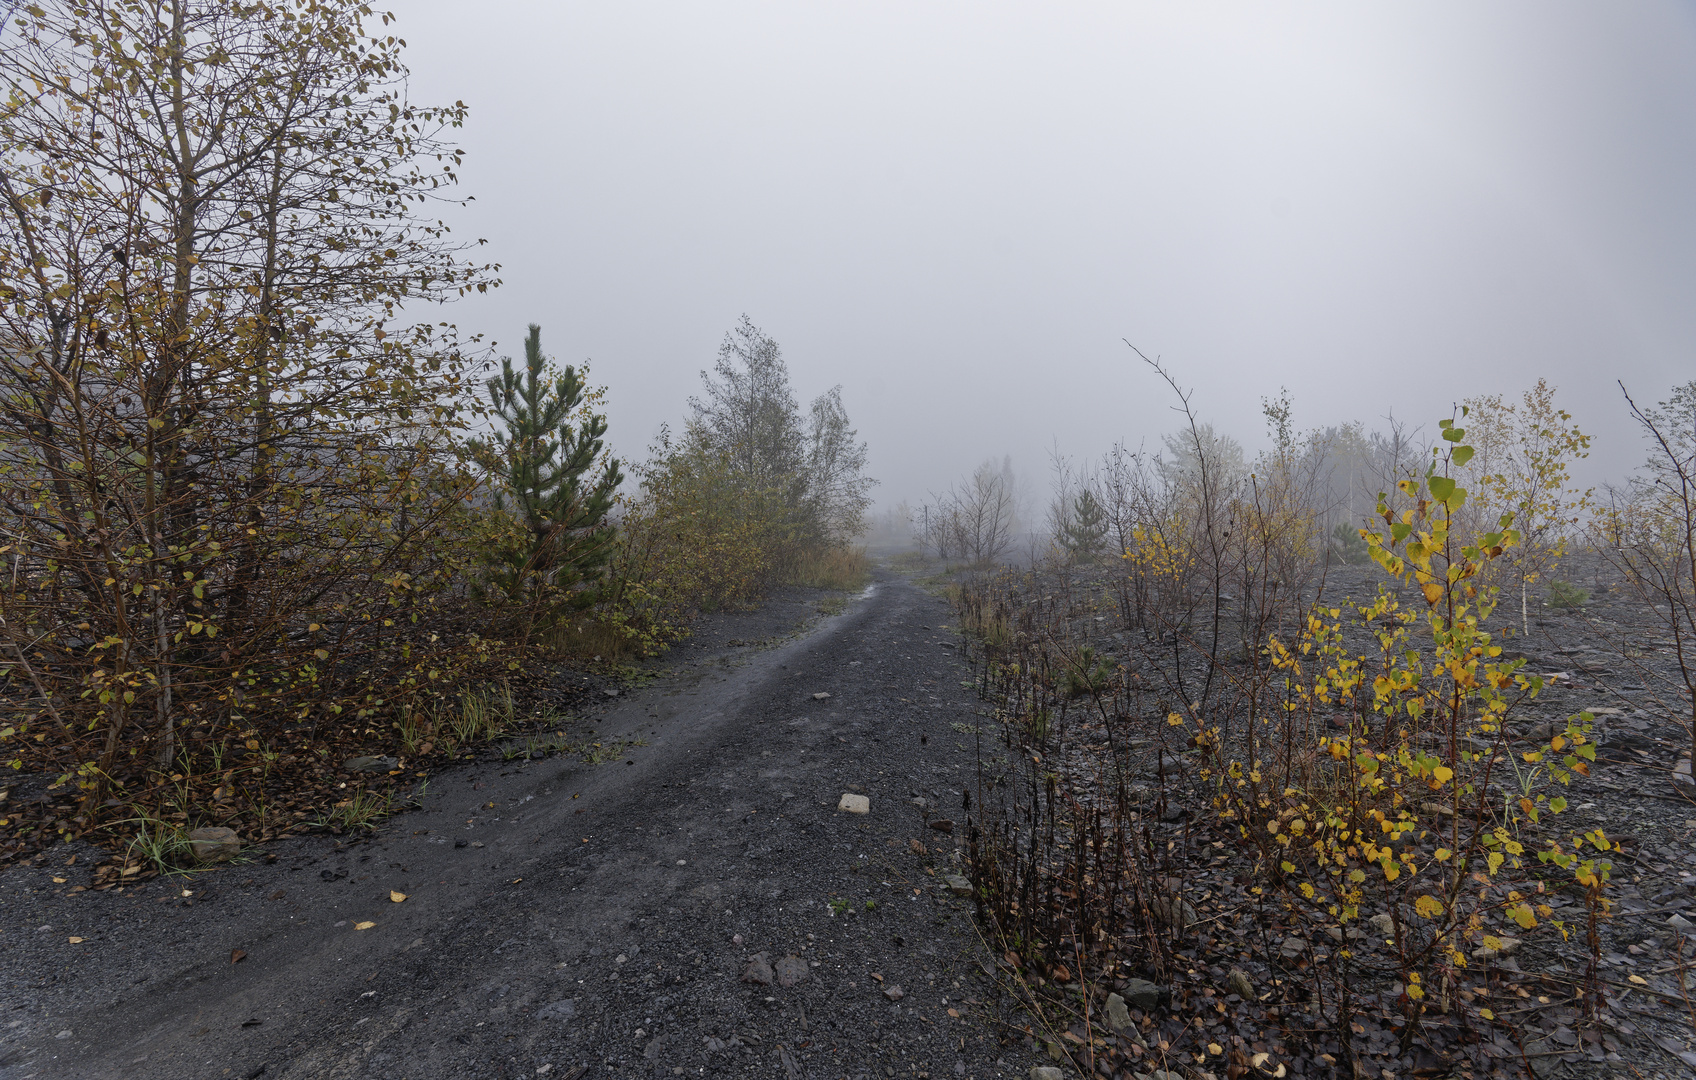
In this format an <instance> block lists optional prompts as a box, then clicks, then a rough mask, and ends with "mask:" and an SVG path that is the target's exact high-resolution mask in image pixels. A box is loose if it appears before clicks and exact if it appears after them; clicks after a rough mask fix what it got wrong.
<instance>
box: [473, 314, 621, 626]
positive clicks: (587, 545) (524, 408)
mask: <svg viewBox="0 0 1696 1080" xmlns="http://www.w3.org/2000/svg"><path fill="white" fill-rule="evenodd" d="M488 393H489V403H490V404H491V405H492V406H493V408H494V413H495V415H496V416H497V417H499V418H500V421H501V424H502V425H503V426H504V427H505V430H504V431H500V430H497V431H496V432H495V433H494V437H493V439H492V440H491V441H489V442H478V443H475V444H473V446H474V449H475V451H476V453H477V457H478V459H479V461H481V462H482V464H483V465H484V467H485V468H487V469H489V471H490V472H492V473H493V474H494V475H495V477H496V479H497V481H498V483H497V486H496V491H495V508H496V510H497V511H500V512H502V513H508V514H511V515H512V516H513V517H514V519H515V520H516V521H517V522H518V523H519V524H520V525H522V527H523V528H522V532H521V534H520V538H518V539H515V540H514V542H513V543H511V544H508V545H504V546H502V547H499V548H497V549H496V550H495V551H493V552H492V554H491V560H490V561H491V562H492V563H493V564H494V573H493V578H494V581H495V583H496V584H497V585H499V586H500V588H501V589H502V591H504V592H505V593H506V594H507V595H508V596H510V597H511V598H512V599H514V600H524V599H541V598H543V597H544V596H547V595H552V596H553V597H555V598H558V599H561V600H564V601H565V603H566V605H567V606H568V607H570V608H575V609H581V608H584V607H587V606H588V605H589V604H591V603H593V602H594V599H595V591H594V589H593V588H592V586H593V585H595V584H596V583H597V582H598V581H599V580H600V578H601V575H602V573H603V572H604V569H605V567H606V563H607V560H608V559H609V558H610V557H611V555H612V546H613V539H614V530H613V528H612V526H611V524H609V523H608V522H607V520H606V516H607V512H608V511H609V510H611V509H612V505H613V498H614V495H615V494H616V492H617V490H618V485H619V484H620V483H621V482H622V481H623V479H624V474H623V473H622V472H620V471H619V467H618V461H617V459H614V458H608V459H606V460H605V461H604V462H600V463H599V464H598V465H597V459H599V458H600V457H601V449H602V447H603V445H604V441H603V436H605V435H606V431H607V420H606V417H605V416H602V415H601V414H599V413H596V412H592V411H590V410H589V409H587V408H585V387H584V384H583V380H582V378H581V377H580V376H579V375H578V373H577V370H576V369H575V368H573V367H572V366H571V365H570V364H567V365H565V368H564V370H562V371H557V372H556V371H554V370H552V369H550V366H549V365H548V363H547V361H546V360H544V359H543V357H542V328H541V327H540V326H537V325H535V324H531V326H530V336H529V338H527V339H526V340H525V342H524V367H523V370H515V369H514V367H513V362H512V358H511V357H503V358H502V359H501V373H500V374H499V375H497V376H495V377H494V378H492V379H490V380H489V382H488ZM589 404H593V402H592V401H591V402H589Z"/></svg>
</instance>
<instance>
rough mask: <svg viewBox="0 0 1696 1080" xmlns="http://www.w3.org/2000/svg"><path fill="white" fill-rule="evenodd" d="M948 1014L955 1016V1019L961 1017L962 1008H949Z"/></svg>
mask: <svg viewBox="0 0 1696 1080" xmlns="http://www.w3.org/2000/svg"><path fill="white" fill-rule="evenodd" d="M948 1015H949V1016H951V1017H953V1018H954V1019H956V1020H958V1019H959V1018H960V1010H959V1009H949V1010H948Z"/></svg>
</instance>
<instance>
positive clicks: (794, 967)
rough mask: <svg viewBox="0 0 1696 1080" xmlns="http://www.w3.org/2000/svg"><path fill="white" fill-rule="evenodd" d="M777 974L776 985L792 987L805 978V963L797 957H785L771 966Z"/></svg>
mask: <svg viewBox="0 0 1696 1080" xmlns="http://www.w3.org/2000/svg"><path fill="white" fill-rule="evenodd" d="M773 970H774V971H775V972H776V974H777V985H779V986H794V985H795V984H796V983H798V982H800V981H801V980H802V979H805V978H806V977H807V962H806V961H805V960H803V959H801V958H800V957H799V956H785V957H784V958H783V959H781V960H779V961H778V962H777V963H776V964H775V965H773Z"/></svg>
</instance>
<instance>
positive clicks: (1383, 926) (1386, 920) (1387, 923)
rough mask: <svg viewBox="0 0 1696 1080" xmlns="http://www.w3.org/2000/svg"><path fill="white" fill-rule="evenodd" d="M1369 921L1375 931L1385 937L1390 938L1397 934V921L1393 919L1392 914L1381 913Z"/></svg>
mask: <svg viewBox="0 0 1696 1080" xmlns="http://www.w3.org/2000/svg"><path fill="white" fill-rule="evenodd" d="M1367 921H1368V922H1370V923H1371V924H1372V929H1373V930H1375V931H1377V932H1378V933H1379V934H1382V935H1383V936H1384V937H1389V936H1390V935H1391V934H1394V933H1395V932H1396V920H1395V919H1394V918H1392V917H1391V916H1390V913H1389V912H1387V911H1386V912H1380V913H1379V914H1377V915H1374V916H1372V918H1370V919H1368V920H1367Z"/></svg>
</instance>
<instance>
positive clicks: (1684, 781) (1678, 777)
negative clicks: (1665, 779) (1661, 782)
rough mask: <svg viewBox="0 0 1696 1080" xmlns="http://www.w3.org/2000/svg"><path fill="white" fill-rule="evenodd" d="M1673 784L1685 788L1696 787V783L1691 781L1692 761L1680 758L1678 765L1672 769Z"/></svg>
mask: <svg viewBox="0 0 1696 1080" xmlns="http://www.w3.org/2000/svg"><path fill="white" fill-rule="evenodd" d="M1672 782H1673V783H1674V784H1678V785H1681V786H1683V787H1691V786H1696V781H1692V780H1691V779H1690V759H1689V758H1680V759H1679V762H1678V764H1677V765H1674V766H1673V767H1672Z"/></svg>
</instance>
